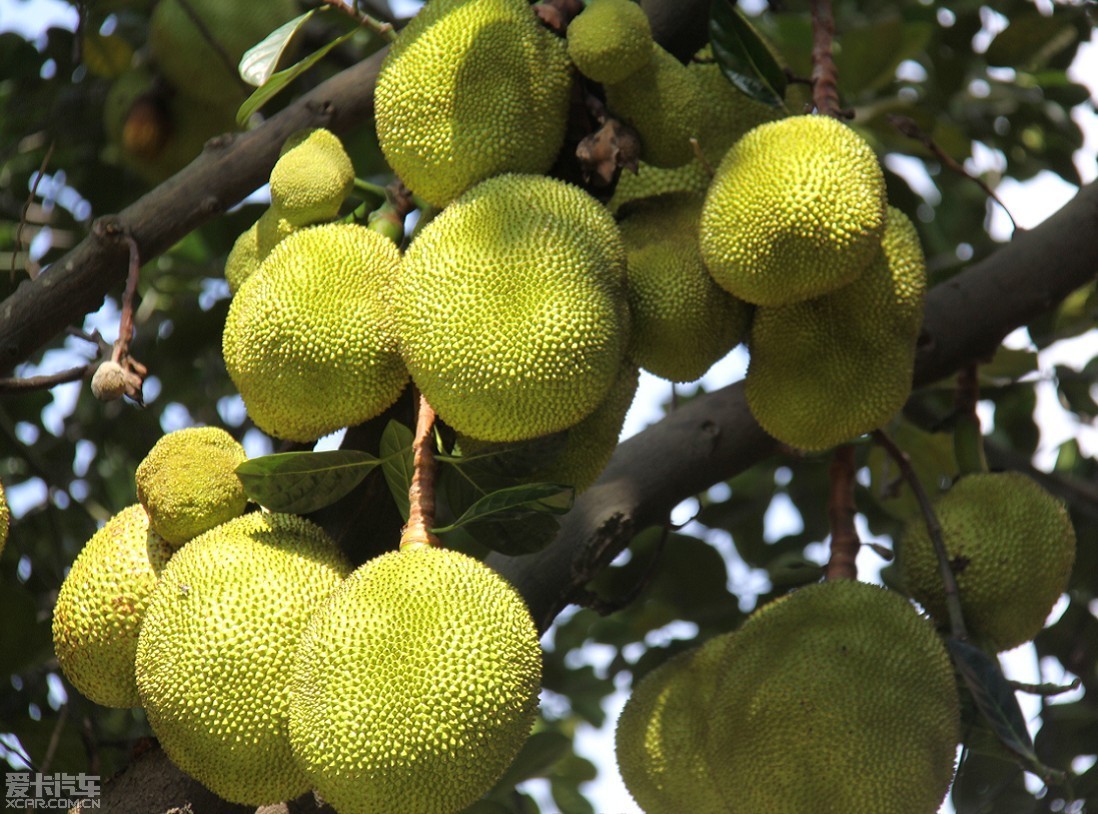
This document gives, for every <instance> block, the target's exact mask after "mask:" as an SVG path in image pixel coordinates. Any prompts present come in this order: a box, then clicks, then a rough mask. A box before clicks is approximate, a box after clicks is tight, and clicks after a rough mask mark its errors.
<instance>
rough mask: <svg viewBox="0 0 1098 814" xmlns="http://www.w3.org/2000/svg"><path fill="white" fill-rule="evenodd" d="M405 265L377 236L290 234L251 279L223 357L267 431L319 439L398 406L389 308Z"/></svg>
mask: <svg viewBox="0 0 1098 814" xmlns="http://www.w3.org/2000/svg"><path fill="white" fill-rule="evenodd" d="M400 262H401V261H400V251H399V250H398V249H397V247H396V245H395V244H394V243H393V242H392V241H390V240H388V239H386V238H384V237H383V236H381V235H380V234H378V233H377V232H374V231H371V230H369V229H367V228H365V227H364V226H358V225H355V224H338V223H331V224H323V225H320V226H312V227H308V228H306V229H301V230H299V231H296V232H294V233H293V234H291V235H289V236H288V237H286V238H285V239H284V240H282V241H281V242H280V243H279V244H278V245H277V246H275V248H274V249H272V250H271V253H270V254H269V255H268V256H267V257H266V258H265V259H264V260H263V262H262V263H261V264H260V266H259V268H258V269H257V270H256V272H255V273H254V274H252V275H251V276H250V277H248V278H247V279H246V280H245V281H244V283H243V284H242V285H241V286H240V288H239V290H238V291H237V292H236V296H234V297H233V300H232V303H231V305H230V306H229V315H228V317H227V318H226V320H225V333H224V337H223V343H222V350H223V352H224V355H225V367H226V368H227V370H228V372H229V376H230V377H231V378H232V380H233V383H234V384H235V385H236V387H237V389H238V390H239V391H240V395H241V396H242V397H243V398H244V405H245V407H247V410H248V414H249V415H250V416H251V418H252V420H253V421H255V423H256V425H257V426H258V427H259V428H260V429H261V430H263V431H264V432H267V433H270V434H271V435H274V436H276V437H278V438H287V439H290V440H292V441H312V440H315V439H316V438H319V437H320V436H322V435H326V434H327V433H330V432H334V431H335V430H338V429H339V428H341V427H345V426H349V425H353V424H359V423H361V422H363V421H366V420H367V419H369V418H373V417H374V416H375V415H378V414H379V413H381V412H382V411H383V410H385V409H386V408H387V407H388V406H389V405H391V404H392V403H393V402H394V401H396V399H397V396H399V395H400V392H401V391H402V390H403V389H404V385H405V383H406V382H407V379H408V373H407V371H406V370H405V368H404V364H403V362H402V361H401V359H400V354H399V353H398V351H397V341H396V333H395V328H394V324H393V318H392V315H391V314H390V309H389V302H388V297H389V292H390V289H391V287H392V286H393V284H394V282H395V280H396V278H397V271H398V269H399V268H400Z"/></svg>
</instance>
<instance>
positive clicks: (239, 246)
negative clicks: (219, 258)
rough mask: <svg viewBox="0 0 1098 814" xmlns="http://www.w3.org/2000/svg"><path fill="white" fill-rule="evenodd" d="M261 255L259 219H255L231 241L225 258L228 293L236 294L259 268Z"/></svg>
mask: <svg viewBox="0 0 1098 814" xmlns="http://www.w3.org/2000/svg"><path fill="white" fill-rule="evenodd" d="M262 260H263V256H261V255H260V253H259V221H256V222H255V223H253V224H252V225H251V226H249V227H248V228H247V229H245V230H244V231H243V232H241V233H240V236H239V237H238V238H237V239H236V241H234V242H233V247H232V249H230V250H229V256H228V257H226V258H225V282H227V283H228V284H229V293H230V294H236V292H237V291H238V290H239V289H240V286H241V285H242V284H243V283H244V281H245V280H247V279H248V278H249V277H251V276H252V274H254V273H255V270H256V269H257V268H259V264H260V262H261V261H262Z"/></svg>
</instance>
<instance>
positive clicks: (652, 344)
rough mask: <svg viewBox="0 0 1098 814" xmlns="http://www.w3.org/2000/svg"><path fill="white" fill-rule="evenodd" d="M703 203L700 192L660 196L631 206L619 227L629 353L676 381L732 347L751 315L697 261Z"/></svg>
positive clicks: (694, 376) (699, 371) (686, 379)
mask: <svg viewBox="0 0 1098 814" xmlns="http://www.w3.org/2000/svg"><path fill="white" fill-rule="evenodd" d="M703 202H704V198H703V197H702V196H700V195H662V196H660V197H658V198H651V199H648V200H646V201H641V202H639V203H637V204H634V205H632V206H631V207H630V209H629V211H628V214H627V215H626V216H625V217H624V218H623V219H622V221H621V222H620V223H619V224H618V225H619V227H620V228H621V236H622V240H623V241H624V242H625V250H626V254H627V256H628V264H629V270H628V275H627V279H628V289H629V306H630V312H631V313H632V315H633V322H632V330H631V334H630V344H629V358H631V359H632V360H633V361H634V362H636V363H637V364H638V365H640V366H641V367H642V368H644V369H645V370H647V371H648V372H649V373H653V374H655V375H656V376H662V377H663V378H665V379H670V380H671V381H676V382H691V381H694V380H695V379H697V378H699V377H701V376H702V375H704V374H705V372H706V371H707V370H709V368H710V367H712V365H713V363H714V362H716V361H717V360H718V359H721V358H722V357H724V356H725V355H726V354H727V353H728V352H729V351H731V350H732V348H734V347H735V346H736V345H738V344H739V342H740V339H741V338H742V337H743V335H744V332H745V330H746V329H747V323H748V319H749V318H750V315H751V312H750V307H749V306H748V305H747V304H746V303H744V302H743V301H742V300H737V299H736V298H735V297H733V296H732V295H731V294H729V293H728V292H727V291H725V290H724V289H722V288H720V287H719V286H718V285H717V284H716V283H715V282H713V278H712V277H710V276H709V273H708V272H707V271H706V270H705V266H704V265H703V264H702V260H701V251H700V249H699V248H698V221H699V219H700V217H701V208H702V203H703Z"/></svg>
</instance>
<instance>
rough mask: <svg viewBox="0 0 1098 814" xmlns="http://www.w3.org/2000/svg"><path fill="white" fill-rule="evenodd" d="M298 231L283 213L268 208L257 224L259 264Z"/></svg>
mask: <svg viewBox="0 0 1098 814" xmlns="http://www.w3.org/2000/svg"><path fill="white" fill-rule="evenodd" d="M297 230H298V227H297V226H295V225H294V224H292V223H290V221H288V220H286V218H284V217H283V216H282V213H281V212H279V211H278V210H277V209H275V208H274V207H273V206H272V207H268V209H267V211H266V212H264V213H263V214H262V215H260V216H259V220H257V221H256V222H255V246H256V256H257V257H258V258H259V262H260V263H262V262H263V261H264V260H266V259H267V255H269V254H270V253H271V250H272V249H274V247H275V246H277V245H278V244H279V243H281V242H282V241H283V240H285V239H286V238H288V237H289V236H290V235H292V234H293V233H294V232H296V231H297ZM256 268H258V266H256ZM238 287H239V286H238Z"/></svg>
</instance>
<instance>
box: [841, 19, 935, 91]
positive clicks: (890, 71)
mask: <svg viewBox="0 0 1098 814" xmlns="http://www.w3.org/2000/svg"><path fill="white" fill-rule="evenodd" d="M933 33H934V26H933V25H932V24H930V23H927V22H906V21H904V20H902V19H900V18H899V17H886V18H884V19H882V20H876V21H874V22H872V23H870V24H868V25H865V26H861V27H859V28H854V29H850V30H848V31H844V32H843V33H842V35H841V36H839V37H837V38H836V42H837V44H838V45H839V48H838V49H836V53H835V67H836V68H838V71H839V87H840V89H841V90H842V92H843V94H844V95H854V94H858V93H860V92H863V91H867V90H876V89H879V88H882V87H884V86H886V85H888V84H889V83H890V82H892V81H893V79H895V77H896V67H897V66H898V65H899V64H900V63H901V62H903V61H904V60H905V59H911V58H912V57H915V56H916V55H918V54H919V52H920V51H922V50H923V48H924V47H925V46H926V44H927V42H928V41H929V40H930V37H931V35H932V34H933Z"/></svg>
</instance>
